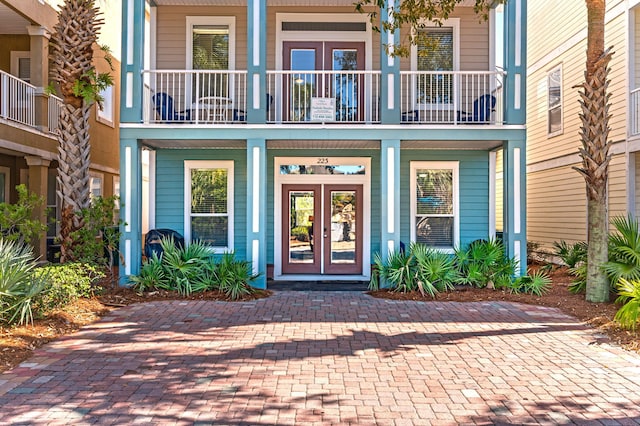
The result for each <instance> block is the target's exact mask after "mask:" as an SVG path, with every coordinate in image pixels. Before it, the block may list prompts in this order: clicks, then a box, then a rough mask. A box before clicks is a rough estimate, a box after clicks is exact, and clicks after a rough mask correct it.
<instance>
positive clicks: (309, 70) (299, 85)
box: [283, 41, 365, 122]
mask: <svg viewBox="0 0 640 426" xmlns="http://www.w3.org/2000/svg"><path fill="white" fill-rule="evenodd" d="M283 47H284V49H283V51H284V58H283V67H284V69H285V70H288V71H300V72H299V73H297V72H296V73H290V74H286V75H285V78H284V102H283V104H284V114H285V119H286V120H287V121H310V120H311V119H312V110H311V102H312V98H327V99H333V100H334V101H335V117H331V119H327V121H338V122H340V121H342V122H354V121H363V120H364V110H365V108H364V87H365V85H364V74H362V73H359V72H358V71H363V70H364V69H365V43H364V42H335V41H332V42H305V41H295V42H284V43H283ZM305 71H306V72H305ZM314 71H315V72H314ZM317 71H331V72H328V73H327V72H317Z"/></svg>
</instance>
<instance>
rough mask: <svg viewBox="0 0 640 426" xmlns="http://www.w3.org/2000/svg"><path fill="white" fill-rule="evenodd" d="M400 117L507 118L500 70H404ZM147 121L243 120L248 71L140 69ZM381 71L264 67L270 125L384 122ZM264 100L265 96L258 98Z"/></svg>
mask: <svg viewBox="0 0 640 426" xmlns="http://www.w3.org/2000/svg"><path fill="white" fill-rule="evenodd" d="M400 77H401V81H400V88H401V89H400V90H401V96H400V105H397V106H396V108H399V109H400V122H401V123H406V124H503V105H502V87H503V80H504V73H503V72H502V71H495V72H492V71H441V72H404V71H403V72H401V75H400ZM143 81H144V94H143V102H144V104H143V105H145V107H144V108H143V123H145V124H150V123H169V124H171V123H192V124H215V123H242V122H246V117H247V114H246V111H247V105H248V103H249V102H251V104H252V103H253V100H248V99H247V90H246V88H247V73H246V71H204V70H198V71H184V70H179V71H176V70H154V71H143ZM382 90H387V89H386V87H382V80H381V73H380V71H267V87H266V92H267V95H266V99H265V100H264V101H265V102H266V117H265V122H266V123H278V124H282V123H284V124H289V123H291V124H295V123H336V124H340V123H345V124H346V123H379V122H380V111H381V109H382V107H383V106H382V105H381V104H380V99H381V93H382ZM261 103H262V102H261Z"/></svg>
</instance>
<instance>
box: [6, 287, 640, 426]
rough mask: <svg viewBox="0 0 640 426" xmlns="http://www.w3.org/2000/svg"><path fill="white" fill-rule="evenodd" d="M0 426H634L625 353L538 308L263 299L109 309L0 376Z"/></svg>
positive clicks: (312, 297) (635, 404)
mask: <svg viewBox="0 0 640 426" xmlns="http://www.w3.org/2000/svg"><path fill="white" fill-rule="evenodd" d="M0 407H1V409H0V424H7V423H21V422H22V423H28V424H44V423H51V424H57V423H59V424H88V423H99V424H109V423H118V424H130V423H153V424H157V423H171V424H173V423H185V424H186V423H189V424H190V423H199V424H215V425H225V424H226V425H272V424H279V425H280V424H281V425H292V424H305V425H307V424H323V425H325V424H362V425H373V424H380V425H392V424H395V425H400V424H420V425H426V424H460V423H468V424H474V423H480V424H491V423H503V424H523V423H525V424H527V423H528V424H536V423H545V424H567V423H583V424H584V423H589V424H600V423H603V424H617V423H622V424H639V423H640V357H639V356H637V355H635V354H632V353H628V352H624V351H623V350H621V349H618V348H615V347H612V346H609V345H607V344H605V343H603V342H602V338H601V336H598V335H596V334H595V333H594V332H593V331H592V330H590V329H588V328H586V327H583V326H581V325H580V324H579V323H577V322H576V321H574V320H573V319H572V318H570V317H567V316H564V315H562V314H561V313H559V311H557V310H554V309H549V308H540V307H532V306H525V305H518V304H513V303H504V302H483V303H466V304H462V303H451V302H449V303H435V302H430V303H420V302H394V301H388V300H380V299H374V298H372V297H370V296H368V295H366V294H363V293H358V292H278V293H276V294H275V295H274V296H273V297H270V298H268V299H263V300H258V301H255V302H249V303H222V302H207V301H197V302H183V301H175V302H154V303H147V304H141V305H135V306H129V307H126V308H123V309H119V310H117V311H114V312H113V313H111V314H109V315H108V316H107V317H105V318H103V319H102V320H101V321H99V322H98V323H95V324H93V325H91V326H89V327H85V328H84V329H83V330H82V331H81V332H79V333H76V334H75V335H73V336H68V337H66V338H64V339H61V340H59V341H56V342H54V343H51V344H49V345H47V346H45V347H43V348H41V349H40V350H38V351H37V352H36V355H35V357H33V358H32V359H30V360H29V361H28V362H25V363H23V364H22V365H21V366H20V367H18V368H16V369H14V370H12V371H9V372H7V373H5V374H3V375H0Z"/></svg>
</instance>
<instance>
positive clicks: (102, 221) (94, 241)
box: [67, 196, 121, 266]
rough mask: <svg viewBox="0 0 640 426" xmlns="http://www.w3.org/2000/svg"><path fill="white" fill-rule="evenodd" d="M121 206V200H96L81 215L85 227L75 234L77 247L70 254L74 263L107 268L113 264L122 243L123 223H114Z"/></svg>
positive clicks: (73, 247)
mask: <svg viewBox="0 0 640 426" xmlns="http://www.w3.org/2000/svg"><path fill="white" fill-rule="evenodd" d="M117 202H118V197H117V196H113V197H108V198H103V197H95V198H93V199H92V200H91V206H90V207H89V208H86V209H83V210H82V211H80V212H79V213H77V214H78V215H79V216H80V217H81V218H82V220H83V222H84V226H83V227H82V228H80V229H79V230H77V231H74V232H72V233H71V239H72V240H73V246H72V247H70V248H69V249H68V250H67V253H71V256H70V257H71V258H72V259H74V260H77V261H81V262H85V263H95V264H98V265H103V266H110V265H112V264H113V258H114V255H115V253H116V252H117V247H118V243H119V240H120V229H119V225H120V223H121V221H119V220H115V219H114V218H115V207H116V203H117Z"/></svg>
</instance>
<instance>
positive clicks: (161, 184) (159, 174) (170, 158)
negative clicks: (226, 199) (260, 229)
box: [156, 149, 247, 258]
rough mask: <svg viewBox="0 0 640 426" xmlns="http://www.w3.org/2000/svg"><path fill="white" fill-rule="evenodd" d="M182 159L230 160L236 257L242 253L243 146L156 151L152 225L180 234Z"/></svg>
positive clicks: (244, 231)
mask: <svg viewBox="0 0 640 426" xmlns="http://www.w3.org/2000/svg"><path fill="white" fill-rule="evenodd" d="M185 160H217V161H229V160H231V161H233V168H234V177H233V179H234V183H233V187H234V194H233V202H234V213H235V214H234V222H233V224H234V226H233V233H234V238H233V240H234V241H233V244H234V249H235V252H236V254H237V256H238V257H239V258H244V257H245V256H246V244H245V241H246V238H247V218H246V209H247V154H246V151H245V150H244V149H242V150H237V149H189V150H185V149H161V150H158V151H157V152H156V227H157V228H170V229H175V230H176V231H178V232H180V233H181V234H184V162H185Z"/></svg>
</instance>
